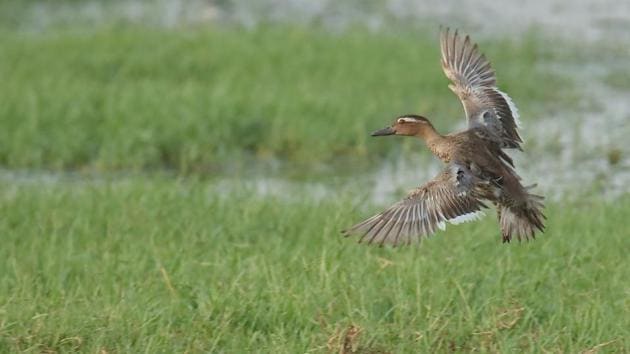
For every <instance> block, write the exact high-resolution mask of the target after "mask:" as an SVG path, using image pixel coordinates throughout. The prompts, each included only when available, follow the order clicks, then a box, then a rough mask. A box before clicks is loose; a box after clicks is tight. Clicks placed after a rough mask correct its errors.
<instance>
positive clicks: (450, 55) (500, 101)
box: [440, 28, 523, 150]
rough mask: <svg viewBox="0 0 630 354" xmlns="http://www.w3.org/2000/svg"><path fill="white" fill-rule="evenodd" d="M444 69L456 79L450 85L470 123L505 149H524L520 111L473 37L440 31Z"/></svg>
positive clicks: (469, 124)
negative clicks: (519, 117) (480, 128)
mask: <svg viewBox="0 0 630 354" xmlns="http://www.w3.org/2000/svg"><path fill="white" fill-rule="evenodd" d="M440 46H441V49H442V69H443V70H444V73H445V74H446V76H447V77H448V78H449V79H450V80H451V81H452V82H453V84H452V85H449V88H450V89H451V90H452V91H453V92H455V94H456V95H457V97H459V99H460V100H461V101H462V104H463V105H464V110H465V111H466V118H467V120H468V126H469V127H470V128H474V127H484V128H486V129H487V130H488V131H489V132H490V133H491V134H492V136H493V138H494V140H496V141H497V142H498V143H499V144H500V146H501V147H502V148H517V149H519V150H520V149H521V143H522V142H523V140H522V139H521V137H520V136H519V134H518V131H517V128H518V127H519V124H520V123H519V120H518V110H517V109H516V106H515V105H514V103H513V102H512V99H511V98H510V97H509V96H508V95H507V94H505V93H504V92H501V91H500V90H499V89H498V88H497V84H496V77H495V74H494V70H492V67H491V65H490V61H488V59H486V57H485V55H483V54H481V53H479V50H478V49H477V44H474V43H472V42H471V40H470V37H469V36H466V37H464V38H463V39H462V38H461V37H460V36H459V35H458V33H457V30H455V32H454V33H450V30H449V29H448V28H447V29H446V30H445V31H443V32H442V33H441V36H440Z"/></svg>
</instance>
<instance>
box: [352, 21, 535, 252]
mask: <svg viewBox="0 0 630 354" xmlns="http://www.w3.org/2000/svg"><path fill="white" fill-rule="evenodd" d="M440 44H441V51H442V69H443V70H444V73H445V74H446V76H447V77H448V78H449V79H450V81H451V82H452V84H451V85H449V88H450V89H451V90H452V91H453V92H454V93H455V94H456V95H457V97H459V99H460V100H461V102H462V104H463V106H464V111H465V113H466V119H467V123H468V127H467V129H466V130H464V131H461V132H456V133H452V134H447V135H441V134H440V133H438V132H437V131H436V130H435V128H434V127H433V125H432V124H431V122H429V120H428V119H426V118H425V117H422V116H419V115H413V114H409V115H404V116H400V117H398V118H397V119H396V121H395V122H394V124H393V125H391V126H389V127H386V128H383V129H381V130H378V131H375V132H374V133H372V136H386V135H403V136H413V137H418V138H420V139H422V140H423V141H424V142H425V143H426V145H427V147H428V148H429V150H431V152H432V153H433V154H434V155H435V156H437V157H438V158H439V159H440V160H442V161H443V162H445V163H446V167H445V168H444V170H443V171H442V172H441V173H440V174H438V175H437V176H436V177H435V178H433V179H432V180H431V181H429V182H427V183H426V184H424V185H423V186H421V187H418V188H416V189H415V190H413V191H411V192H410V193H409V194H408V195H407V197H406V198H405V199H403V200H402V201H400V202H398V203H396V204H394V205H392V206H391V207H389V208H388V209H386V210H385V211H383V212H381V213H379V214H377V215H374V216H372V217H371V218H368V219H367V220H365V221H363V222H360V223H358V224H356V225H354V226H352V227H351V228H349V229H347V230H344V231H343V233H344V234H345V235H346V236H349V235H359V236H360V239H359V242H362V241H367V243H369V244H380V245H383V244H392V245H400V244H410V243H412V242H413V241H417V242H420V240H421V239H422V237H423V236H429V235H431V234H432V233H434V232H435V231H436V229H438V228H439V229H444V227H445V224H446V222H450V223H453V224H457V223H460V222H463V221H470V220H475V219H478V218H479V217H480V215H482V214H483V211H482V209H484V208H486V207H487V206H486V204H485V202H491V203H493V204H494V205H495V206H496V209H497V215H498V221H499V224H500V227H501V234H502V239H503V242H510V240H512V238H514V237H516V238H517V239H518V240H519V241H520V240H522V239H525V240H528V239H530V238H532V239H533V238H534V237H535V233H536V231H537V230H539V231H541V232H542V231H543V230H544V223H543V221H544V219H546V218H545V215H544V214H543V208H544V205H543V199H544V198H543V197H541V196H539V195H535V194H531V193H529V190H530V189H531V188H532V187H534V186H529V187H525V186H523V185H522V184H521V182H520V177H519V176H518V175H517V174H516V172H515V171H514V163H513V161H512V159H511V158H510V156H509V155H508V154H507V153H506V151H505V149H519V150H522V149H521V143H522V140H521V137H520V136H519V134H518V131H517V127H518V126H519V121H518V111H517V109H516V106H515V105H514V103H513V102H512V100H511V99H510V97H509V96H508V95H507V94H505V93H504V92H502V91H500V90H499V89H498V88H497V85H496V77H495V74H494V70H493V69H492V67H491V66H490V62H489V61H488V60H487V59H486V57H485V56H484V55H483V54H481V53H480V52H479V50H478V49H477V45H476V44H474V43H472V42H471V40H470V37H469V36H466V37H464V38H462V37H461V36H459V35H458V33H457V31H455V32H454V33H451V32H450V31H449V29H446V30H445V31H442V33H441V36H440Z"/></svg>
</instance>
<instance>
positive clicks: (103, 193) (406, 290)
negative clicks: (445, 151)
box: [0, 177, 630, 353]
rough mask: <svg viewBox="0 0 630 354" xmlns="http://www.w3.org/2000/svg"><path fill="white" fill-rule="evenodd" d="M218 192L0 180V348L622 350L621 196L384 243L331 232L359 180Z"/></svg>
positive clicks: (625, 280)
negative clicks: (537, 229) (527, 231)
mask: <svg viewBox="0 0 630 354" xmlns="http://www.w3.org/2000/svg"><path fill="white" fill-rule="evenodd" d="M236 186H237V187H238V185H236ZM222 188H223V187H219V185H218V184H217V183H216V182H213V181H212V180H210V181H202V180H196V179H177V180H174V179H170V178H160V177H152V178H139V177H130V178H125V179H121V180H107V179H104V180H100V181H94V182H80V183H79V182H72V183H66V182H59V183H53V184H45V183H27V182H22V183H7V182H2V183H1V184H0V198H1V200H2V203H0V215H1V216H2V217H0V234H1V235H2V241H3V246H2V247H1V248H0V351H2V352H17V351H26V352H44V351H47V352H52V351H60V352H69V351H81V352H92V353H95V352H108V353H109V352H184V351H188V352H200V351H208V352H228V353H230V352H268V353H301V352H327V351H329V350H332V351H334V352H336V351H338V350H339V346H340V345H341V344H340V343H342V342H343V340H344V338H345V337H347V341H348V342H349V344H350V345H353V346H354V347H355V348H358V349H360V350H362V352H379V351H383V352H393V353H401V352H445V351H451V350H452V351H456V352H468V351H473V350H476V351H480V352H542V351H553V352H572V353H576V352H580V351H582V350H587V349H590V348H593V347H596V346H598V345H600V344H604V346H603V347H602V350H603V351H604V352H615V351H616V352H624V351H627V350H629V349H630V342H629V340H628V336H627V333H628V332H627V329H628V328H630V317H629V316H628V315H627V314H628V313H629V311H630V302H629V297H628V294H629V291H630V285H629V284H630V272H628V269H630V261H629V260H628V256H627V250H628V249H629V248H630V240H629V239H628V237H627V236H628V235H627V228H625V227H623V225H625V224H626V219H627V215H628V214H629V213H630V199H628V198H627V197H626V198H624V199H622V200H620V201H618V202H617V203H615V204H614V205H611V204H606V203H599V202H585V203H584V204H583V205H581V206H573V207H570V208H567V206H566V205H565V204H552V205H550V206H549V209H548V216H549V229H548V231H547V232H546V233H545V234H544V235H543V236H541V237H539V238H538V239H537V240H536V241H534V242H530V243H523V244H518V243H516V244H510V245H503V244H501V243H500V238H499V234H498V229H497V226H496V222H495V219H494V218H493V217H492V216H489V217H486V218H485V219H484V220H483V221H482V222H479V223H474V224H465V225H459V226H451V227H449V228H448V230H447V231H446V232H444V233H440V234H439V235H437V236H436V237H433V238H431V239H429V240H427V241H425V242H424V243H423V244H422V245H421V246H420V247H419V248H399V249H389V248H384V249H379V248H372V247H367V246H363V245H357V244H355V242H354V241H353V240H351V239H344V238H342V237H340V235H339V230H340V229H341V228H343V227H344V226H348V225H349V224H351V223H352V222H354V221H357V220H358V219H359V218H360V217H363V216H366V213H365V212H357V211H354V210H355V207H356V205H357V204H358V203H357V202H353V201H352V200H353V196H356V195H357V193H358V191H357V190H355V189H354V187H351V189H348V188H345V189H341V193H340V195H339V196H338V197H337V198H332V199H329V200H322V201H317V200H316V199H313V198H309V197H308V196H301V197H300V198H296V199H294V200H293V199H290V200H285V199H278V198H277V197H273V196H267V197H259V196H256V195H255V194H252V193H250V192H251V191H249V190H247V189H240V192H235V191H231V192H230V191H227V192H226V191H225V190H224V193H217V189H222ZM236 190H239V188H236ZM369 209H370V211H375V210H376V209H377V208H376V207H370V208H369ZM351 326H354V328H356V329H360V333H359V335H358V336H356V337H353V336H352V335H346V332H347V331H348V329H349V328H351ZM344 336H345V337H344ZM611 341H612V342H611ZM609 342H610V343H609Z"/></svg>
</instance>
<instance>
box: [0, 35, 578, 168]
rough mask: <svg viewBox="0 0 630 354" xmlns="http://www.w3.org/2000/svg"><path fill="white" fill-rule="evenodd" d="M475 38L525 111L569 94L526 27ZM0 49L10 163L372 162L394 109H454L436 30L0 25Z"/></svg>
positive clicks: (4, 144)
mask: <svg viewBox="0 0 630 354" xmlns="http://www.w3.org/2000/svg"><path fill="white" fill-rule="evenodd" d="M480 45H481V48H482V50H483V51H484V52H485V53H486V54H488V56H489V57H490V58H491V59H492V61H493V63H494V65H495V68H496V69H497V71H498V75H499V81H500V86H501V88H502V89H503V90H505V91H507V92H509V93H510V95H512V97H513V98H514V99H515V101H516V102H517V103H518V104H519V107H520V109H521V112H522V115H523V117H524V118H523V120H524V121H532V120H535V119H536V117H537V116H538V115H539V114H538V112H537V111H536V107H540V106H541V102H553V104H554V105H556V106H557V105H559V104H561V102H562V99H563V97H564V96H565V95H566V92H567V91H570V89H567V88H566V87H565V88H564V89H563V90H557V88H558V87H561V85H564V84H565V82H563V80H560V79H559V78H557V77H555V76H553V75H551V74H549V73H548V72H545V71H544V70H542V69H541V68H540V67H541V65H539V64H540V63H541V62H544V60H545V58H547V57H548V56H549V55H551V54H550V51H549V50H546V49H544V48H543V47H541V46H540V45H538V40H537V39H536V36H530V37H526V38H524V39H522V40H519V41H516V42H507V41H492V42H481V43H480ZM0 48H2V55H0V78H1V79H2V85H0V125H1V126H2V127H3V129H0V165H2V166H4V167H7V168H29V169H32V168H35V169H53V170H85V169H89V170H101V171H111V170H152V169H164V168H167V169H175V170H177V171H179V172H182V173H189V172H208V171H210V172H212V171H217V170H225V168H226V166H230V165H235V164H236V165H238V164H246V163H249V162H252V161H253V162H256V161H260V162H263V163H267V162H269V161H273V160H280V161H285V162H287V163H289V164H292V165H294V166H295V165H298V166H301V167H304V168H310V169H312V167H317V166H319V165H322V164H329V163H331V162H334V161H343V162H344V163H342V165H343V164H345V163H346V162H347V161H348V160H352V161H357V164H359V165H361V164H363V166H369V165H368V163H369V161H370V160H372V161H373V160H375V159H379V158H383V157H384V156H387V155H389V154H391V153H392V152H394V151H396V149H398V147H399V146H400V144H399V143H392V142H385V143H384V144H383V145H378V146H377V145H375V144H368V143H367V139H368V138H369V135H368V134H369V132H371V131H373V130H375V129H377V128H381V127H382V126H384V125H386V124H389V123H390V122H391V120H392V119H393V118H394V117H395V116H396V115H399V114H405V113H410V112H417V113H423V114H425V115H427V116H429V117H431V118H433V120H434V121H435V124H436V126H437V127H438V128H439V129H440V130H442V131H448V130H450V129H452V128H453V126H454V124H456V123H458V122H461V121H462V120H463V110H462V108H461V106H460V104H459V102H458V100H457V98H456V97H455V96H454V95H453V94H452V93H451V92H450V91H449V90H448V88H447V83H448V82H447V79H446V78H445V77H444V75H443V73H442V72H441V68H440V65H439V48H438V41H437V29H432V30H431V31H427V32H426V33H424V32H419V31H416V32H413V33H412V32H396V31H395V32H393V33H388V34H376V33H367V32H366V31H363V30H359V29H357V30H354V31H353V30H351V31H348V32H346V33H342V34H339V33H331V32H327V31H324V30H317V29H312V28H311V29H301V28H296V27H263V28H259V29H258V30H257V31H246V30H242V29H237V28H222V29H221V28H212V27H210V28H190V27H189V28H182V29H178V30H175V31H166V30H155V29H154V30H149V29H142V28H135V27H129V26H125V27H122V28H121V29H108V28H101V29H98V30H92V31H89V30H86V31H79V30H74V31H73V30H52V31H49V32H46V33H32V32H18V31H12V30H4V31H3V32H0ZM541 81H544V82H545V85H540V82H541ZM404 146H407V148H409V146H410V145H409V143H408V142H405V143H404ZM243 161H248V162H243ZM359 167H361V166H359Z"/></svg>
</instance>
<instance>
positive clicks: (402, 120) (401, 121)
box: [398, 118, 407, 124]
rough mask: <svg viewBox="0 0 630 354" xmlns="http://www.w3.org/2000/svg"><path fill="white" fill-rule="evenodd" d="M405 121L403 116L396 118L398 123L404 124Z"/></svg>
mask: <svg viewBox="0 0 630 354" xmlns="http://www.w3.org/2000/svg"><path fill="white" fill-rule="evenodd" d="M405 123H407V121H406V120H404V119H403V118H398V124H405Z"/></svg>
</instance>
